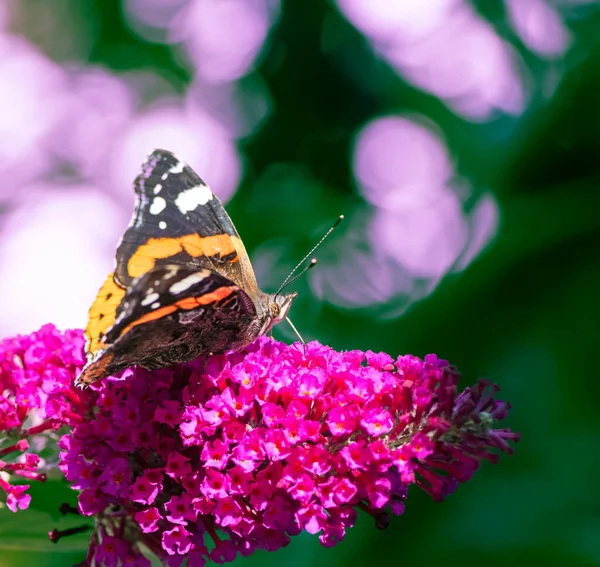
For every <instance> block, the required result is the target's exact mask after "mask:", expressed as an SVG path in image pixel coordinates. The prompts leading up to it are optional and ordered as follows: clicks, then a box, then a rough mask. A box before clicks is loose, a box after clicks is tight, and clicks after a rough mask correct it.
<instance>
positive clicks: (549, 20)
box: [505, 0, 571, 58]
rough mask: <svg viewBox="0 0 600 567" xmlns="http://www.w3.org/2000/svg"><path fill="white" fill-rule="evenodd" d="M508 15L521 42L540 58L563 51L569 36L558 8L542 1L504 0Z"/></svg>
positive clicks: (569, 41) (567, 43)
mask: <svg viewBox="0 0 600 567" xmlns="http://www.w3.org/2000/svg"><path fill="white" fill-rule="evenodd" d="M505 4H506V11H507V13H508V18H509V20H510V22H511V25H512V27H513V28H514V30H515V31H516V32H517V33H518V34H519V36H520V38H521V40H522V41H523V43H524V44H525V45H526V46H527V47H528V48H529V49H530V50H531V51H533V52H535V53H537V54H538V55H541V56H542V57H547V58H555V57H560V56H562V55H563V54H564V52H565V51H566V50H567V48H568V47H569V45H570V43H571V35H570V33H569V31H568V30H567V28H566V26H565V24H564V23H563V21H562V18H561V17H560V15H559V13H558V11H557V10H556V9H555V8H553V7H552V6H551V5H550V4H549V3H548V2H546V1H545V0H529V1H528V2H520V1H519V0H505Z"/></svg>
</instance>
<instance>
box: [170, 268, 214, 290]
mask: <svg viewBox="0 0 600 567" xmlns="http://www.w3.org/2000/svg"><path fill="white" fill-rule="evenodd" d="M205 277H206V274H204V273H202V272H199V273H196V274H192V275H191V276H188V277H187V278H183V279H182V280H181V281H178V282H175V283H174V284H173V285H172V286H171V287H170V288H169V291H170V292H171V293H173V294H177V293H181V292H182V291H185V290H186V289H189V288H190V287H192V286H193V285H194V284H197V283H198V282H201V281H202V280H203V279H204V278H205Z"/></svg>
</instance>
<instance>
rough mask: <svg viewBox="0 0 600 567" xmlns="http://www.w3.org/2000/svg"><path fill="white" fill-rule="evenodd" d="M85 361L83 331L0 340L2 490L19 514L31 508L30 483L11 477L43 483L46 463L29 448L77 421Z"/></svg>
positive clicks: (50, 329)
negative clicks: (77, 384) (76, 385)
mask: <svg viewBox="0 0 600 567" xmlns="http://www.w3.org/2000/svg"><path fill="white" fill-rule="evenodd" d="M83 363H84V356H83V336H82V333H81V332H80V331H67V332H66V333H64V334H63V333H60V332H59V331H57V330H56V328H55V327H54V326H52V325H45V326H44V327H42V328H41V329H40V330H39V331H37V332H35V333H32V334H31V335H27V336H17V337H15V338H11V339H5V340H3V341H0V473H5V474H3V475H0V489H2V490H3V491H4V492H5V494H6V505H7V507H8V508H9V510H12V511H13V512H16V511H17V509H21V510H24V509H25V508H27V507H28V506H29V503H30V501H31V496H29V495H28V494H27V493H26V491H27V489H28V488H29V485H27V484H25V485H23V484H20V485H15V484H13V483H11V482H10V480H13V479H19V478H20V479H29V480H39V481H44V480H45V479H46V475H45V473H44V472H40V469H42V471H43V466H44V463H43V461H42V460H41V459H40V457H39V456H38V455H37V454H36V453H34V452H32V451H31V450H30V442H29V440H31V439H35V440H36V443H35V444H36V450H37V451H39V450H40V449H42V448H43V444H44V443H47V442H48V436H47V434H48V433H49V432H51V431H55V430H57V429H59V428H60V427H61V426H62V425H65V424H71V425H72V424H73V423H75V422H79V421H80V420H81V417H80V416H79V415H78V414H77V413H76V412H74V411H73V404H75V405H79V404H80V399H79V396H78V395H77V394H76V393H75V392H74V391H73V389H72V383H73V380H74V378H75V376H77V374H78V373H79V371H80V370H81V367H82V365H83Z"/></svg>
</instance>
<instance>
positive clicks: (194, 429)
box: [0, 326, 518, 567]
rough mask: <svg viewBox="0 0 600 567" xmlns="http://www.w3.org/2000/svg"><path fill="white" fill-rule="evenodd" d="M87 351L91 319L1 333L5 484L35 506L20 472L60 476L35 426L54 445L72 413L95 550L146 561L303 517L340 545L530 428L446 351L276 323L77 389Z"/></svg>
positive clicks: (68, 451) (219, 555) (243, 550)
mask: <svg viewBox="0 0 600 567" xmlns="http://www.w3.org/2000/svg"><path fill="white" fill-rule="evenodd" d="M82 365H83V339H82V334H81V333H80V332H79V331H67V332H66V333H59V332H58V331H57V330H56V329H55V328H54V327H52V326H45V327H43V328H42V329H41V330H40V331H38V332H37V333H33V334H32V335H30V336H28V337H17V338H15V339H9V340H5V341H3V342H1V343H0V384H1V385H2V390H1V391H3V394H2V395H1V396H0V430H2V431H3V432H4V437H5V439H6V441H5V442H4V444H3V445H0V471H2V472H3V473H4V474H3V475H2V476H0V489H2V490H3V491H4V492H5V493H6V505H7V507H8V508H9V509H10V510H12V511H17V510H18V509H24V508H26V507H27V506H28V504H29V501H30V497H29V496H28V495H27V493H26V489H27V488H28V485H22V484H14V483H13V482H9V481H12V480H13V479H15V478H18V477H21V478H26V479H33V480H44V478H45V476H44V472H43V467H44V466H45V463H44V462H43V461H42V460H41V459H40V458H39V457H38V455H37V454H35V453H34V452H32V451H31V449H30V444H29V443H28V441H27V439H32V438H35V441H36V443H35V447H36V448H37V447H43V446H44V444H43V443H40V437H42V438H43V437H44V435H45V434H47V433H48V432H53V431H56V430H57V429H58V428H61V427H62V428H64V433H65V434H64V435H63V436H62V438H61V439H60V441H59V443H58V447H59V448H60V450H61V452H60V465H59V466H60V469H61V470H62V471H63V472H64V474H65V476H66V478H67V479H68V480H69V481H70V482H71V485H72V487H73V488H74V489H76V490H78V491H80V492H79V494H78V511H79V513H80V514H82V515H84V516H92V517H94V518H95V524H96V528H95V529H94V531H93V533H92V535H91V539H90V549H89V553H88V558H87V562H88V564H92V563H95V564H103V565H115V567H118V566H122V565H136V566H137V565H140V566H147V565H149V564H150V563H149V561H148V559H147V558H146V557H144V556H143V555H142V550H143V549H145V550H151V551H152V552H154V553H155V554H156V555H157V556H159V557H160V558H161V560H162V561H163V562H165V564H167V565H170V566H180V565H181V564H182V563H183V561H184V560H187V565H189V566H190V567H195V566H200V565H204V564H205V563H206V562H207V561H214V562H218V563H224V562H229V561H232V560H234V559H235V557H236V556H237V555H238V554H240V555H249V554H251V553H252V552H253V551H254V550H256V549H267V550H269V551H274V550H276V549H278V548H280V547H282V546H285V545H287V544H288V543H289V541H290V538H291V537H292V536H294V535H297V534H298V533H300V532H301V531H302V530H304V531H306V532H308V533H311V534H319V539H320V541H321V543H322V544H323V545H325V546H328V547H329V546H333V545H336V544H337V543H339V542H340V541H342V540H343V539H344V537H345V535H346V532H347V530H348V528H350V527H352V526H353V525H354V524H355V522H356V521H357V517H358V511H359V510H360V511H362V512H363V513H366V514H368V515H370V516H371V517H372V518H373V520H374V521H375V524H376V525H377V526H378V527H380V528H382V527H385V526H386V525H387V524H388V523H389V521H390V517H391V516H393V515H399V514H402V513H403V512H404V508H405V501H406V497H407V492H408V487H409V486H410V485H411V484H415V485H417V486H419V487H420V488H421V489H423V490H425V491H426V492H427V493H429V494H430V495H431V496H432V497H433V498H434V499H436V500H441V499H443V498H444V497H445V496H446V495H448V494H449V493H451V492H452V491H454V490H455V488H456V486H457V483H458V482H464V481H466V480H468V479H469V478H470V477H471V475H472V474H473V473H474V471H475V470H476V469H477V468H478V465H479V462H480V461H481V459H487V460H490V461H492V462H495V461H496V460H497V459H498V453H501V452H505V453H511V452H512V449H511V448H510V446H509V444H508V442H509V441H516V440H518V434H515V433H512V432H510V431H509V430H508V429H498V428H496V423H497V422H498V421H501V420H502V419H504V417H505V416H506V413H507V410H508V408H509V406H508V404H506V403H504V402H501V401H498V400H495V399H494V395H495V393H496V392H497V387H495V386H492V385H490V384H489V383H487V382H485V381H479V382H478V383H477V384H476V385H475V386H474V387H473V388H468V389H466V390H464V391H463V392H461V393H460V394H459V393H457V383H458V374H457V373H456V371H455V370H454V369H453V368H452V367H451V366H449V365H448V363H447V362H446V361H444V360H440V359H438V358H437V357H436V356H434V355H429V356H427V357H425V359H424V360H421V359H419V358H416V357H413V356H402V357H399V358H398V359H397V360H395V361H394V360H393V359H392V358H391V357H390V356H388V355H386V354H384V353H379V354H377V353H373V352H370V351H368V352H366V353H363V352H360V351H351V352H345V353H340V352H336V351H334V350H333V349H330V348H328V347H325V346H323V345H320V344H318V343H316V342H314V343H311V344H309V345H307V346H306V349H303V348H302V347H301V346H299V345H292V346H287V345H285V344H283V343H279V342H276V341H273V340H272V339H268V338H266V337H263V338H262V339H260V340H259V341H257V342H256V343H255V344H254V345H251V346H250V347H248V348H247V349H246V350H245V351H244V352H241V353H236V354H230V355H227V356H213V357H211V358H210V359H209V360H208V361H204V360H197V361H193V362H190V363H188V364H185V365H181V366H178V367H174V368H171V369H162V370H157V371H154V372H149V371H146V370H143V369H140V368H132V369H129V370H126V371H125V372H123V373H122V374H121V375H120V376H118V377H111V378H107V379H105V380H103V381H101V382H99V383H96V384H94V385H93V386H92V387H91V388H90V389H88V390H86V391H85V392H80V391H75V390H74V389H73V387H72V383H73V380H74V378H75V376H76V375H77V373H78V371H79V369H80V368H81V366H82ZM46 439H47V442H48V443H49V442H50V438H49V436H46ZM32 445H33V444H32ZM1 459H5V460H1ZM7 473H8V474H7ZM83 529H88V528H87V527H85V526H84V527H81V528H74V529H72V530H67V531H66V532H62V533H61V532H58V531H57V530H54V531H53V532H51V534H50V537H51V539H52V540H53V541H57V540H58V539H60V537H62V536H63V535H66V534H67V532H69V533H77V532H79V531H82V530H83Z"/></svg>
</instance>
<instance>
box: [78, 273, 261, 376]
mask: <svg viewBox="0 0 600 567" xmlns="http://www.w3.org/2000/svg"><path fill="white" fill-rule="evenodd" d="M115 315H116V316H115V320H114V323H113V325H112V326H111V327H110V328H109V329H107V331H106V333H105V334H104V335H103V338H102V340H101V341H99V344H100V345H101V348H100V349H99V350H97V352H96V355H95V356H94V358H93V359H92V361H91V362H90V363H89V364H88V365H87V366H86V367H85V368H84V370H83V372H82V374H81V376H80V377H79V379H78V384H80V385H87V384H90V383H91V382H93V381H94V380H96V379H97V378H98V377H101V376H104V375H107V374H110V373H114V372H117V371H118V370H121V369H123V368H127V367H128V366H131V365H133V364H140V365H142V366H146V367H161V366H169V365H171V364H175V363H178V362H183V361H186V360H189V359H190V358H195V357H196V356H200V355H201V354H206V353H209V352H223V351H225V350H227V349H229V348H231V347H232V346H235V343H236V340H238V339H239V338H240V337H243V336H244V330H245V329H246V328H247V327H248V324H249V323H250V322H251V321H252V320H254V318H255V317H256V309H255V306H254V303H253V302H252V300H251V299H250V298H249V297H248V295H247V294H246V293H245V292H244V291H243V290H241V289H240V287H239V286H237V285H236V284H235V283H233V282H232V281H231V280H229V279H228V278H226V277H224V276H222V275H221V274H218V273H217V272H214V271H212V270H208V269H202V270H195V269H191V268H189V267H187V266H181V265H178V264H164V265H161V266H157V267H155V268H153V269H152V270H150V271H149V272H147V273H145V274H143V275H142V276H140V277H138V278H136V279H134V280H133V281H132V282H131V285H130V286H129V287H128V289H127V292H126V293H125V295H124V297H123V298H122V300H121V302H120V304H119V306H118V308H117V310H116V313H115ZM211 327H218V328H219V332H218V333H214V332H212V333H211Z"/></svg>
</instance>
